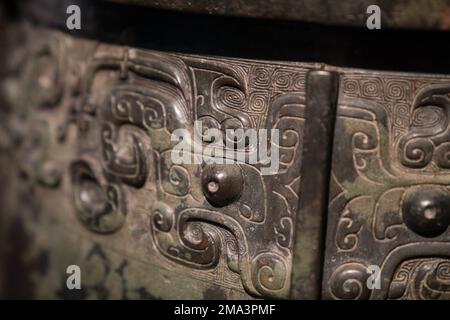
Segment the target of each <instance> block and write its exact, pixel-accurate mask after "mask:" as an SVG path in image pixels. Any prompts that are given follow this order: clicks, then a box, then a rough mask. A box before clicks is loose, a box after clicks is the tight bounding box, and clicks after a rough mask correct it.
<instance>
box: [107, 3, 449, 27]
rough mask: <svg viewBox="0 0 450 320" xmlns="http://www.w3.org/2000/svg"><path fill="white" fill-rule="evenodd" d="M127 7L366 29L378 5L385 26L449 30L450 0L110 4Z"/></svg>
mask: <svg viewBox="0 0 450 320" xmlns="http://www.w3.org/2000/svg"><path fill="white" fill-rule="evenodd" d="M110 1H112V2H118V3H123V4H138V5H141V6H146V7H151V8H159V9H169V10H176V11H183V12H195V13H202V14H211V15H231V16H242V17H254V18H268V19H286V20H299V21H306V22H314V23H321V24H331V25H351V26H356V27H365V26H366V19H367V15H366V10H367V7H369V6H370V5H378V6H379V7H380V9H381V12H382V17H383V26H384V27H391V28H414V29H436V30H448V29H449V28H450V2H449V1H447V0H339V2H336V1H335V0H325V1H324V0H322V1H318V0H232V1H230V0H196V1H184V0H110Z"/></svg>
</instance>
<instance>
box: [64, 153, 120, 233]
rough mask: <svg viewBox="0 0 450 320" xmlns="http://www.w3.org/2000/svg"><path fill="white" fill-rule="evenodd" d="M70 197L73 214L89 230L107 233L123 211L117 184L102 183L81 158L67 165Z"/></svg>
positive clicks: (118, 224)
mask: <svg viewBox="0 0 450 320" xmlns="http://www.w3.org/2000/svg"><path fill="white" fill-rule="evenodd" d="M71 176H72V185H73V198H74V202H75V208H76V210H77V211H76V212H77V216H78V218H79V219H80V221H81V222H82V223H83V224H84V225H85V226H86V227H87V228H88V229H90V230H91V231H94V232H99V233H109V232H113V231H115V230H117V229H119V228H120V227H121V226H122V225H123V223H124V221H125V211H124V208H123V204H122V202H121V201H120V192H119V190H118V187H117V186H113V185H107V186H106V187H103V186H102V185H101V184H100V183H99V181H98V180H97V179H96V177H95V174H94V172H93V171H92V169H91V167H90V166H89V165H88V164H87V163H86V162H84V161H80V162H75V163H74V164H72V166H71Z"/></svg>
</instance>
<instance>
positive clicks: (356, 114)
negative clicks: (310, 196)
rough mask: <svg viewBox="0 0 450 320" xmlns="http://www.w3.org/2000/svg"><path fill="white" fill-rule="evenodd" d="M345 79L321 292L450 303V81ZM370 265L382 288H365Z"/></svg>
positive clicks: (361, 75) (365, 75)
mask: <svg viewBox="0 0 450 320" xmlns="http://www.w3.org/2000/svg"><path fill="white" fill-rule="evenodd" d="M341 79H342V81H341V87H340V92H339V105H338V110H337V118H336V130H335V142H334V150H333V161H332V174H331V177H330V184H331V190H330V201H329V212H328V230H327V246H326V252H325V268H324V280H323V295H324V297H326V298H339V299H358V298H360V299H366V298H372V299H381V298H416V299H417V298H424V299H425V298H433V299H438V298H448V292H449V291H448V290H449V286H448V284H449V282H448V281H449V278H448V275H449V274H448V263H447V262H446V259H447V257H448V254H449V242H448V239H449V238H448V237H449V232H450V230H449V229H448V226H449V224H450V219H449V212H450V206H449V201H450V192H449V171H448V169H449V167H450V166H449V158H448V150H449V122H448V119H449V118H448V115H449V113H448V112H449V110H450V109H449V107H450V96H449V93H450V90H449V83H450V78H449V77H446V76H425V75H411V74H388V73H377V72H345V74H344V75H343V76H342V78H341ZM369 265H377V266H379V267H380V268H381V287H380V289H375V290H373V291H371V290H369V289H368V288H367V286H366V285H365V284H366V280H367V278H368V277H369V275H370V274H369V273H367V270H366V268H367V266H369ZM421 270H422V271H421Z"/></svg>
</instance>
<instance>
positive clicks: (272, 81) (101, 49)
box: [60, 40, 308, 298]
mask: <svg viewBox="0 0 450 320" xmlns="http://www.w3.org/2000/svg"><path fill="white" fill-rule="evenodd" d="M74 41H80V42H82V40H74ZM89 52H90V56H88V57H87V59H86V61H89V63H87V64H86V65H85V66H84V67H83V68H82V69H81V71H80V81H79V82H78V83H79V84H80V86H79V93H78V95H76V96H73V95H72V96H71V98H70V99H71V103H70V106H68V107H67V109H66V111H65V112H66V115H67V116H66V119H65V121H64V122H63V123H62V125H61V126H60V141H61V142H64V141H65V139H66V137H67V136H68V133H67V132H68V130H69V128H70V124H71V123H75V124H76V126H75V128H76V131H77V135H76V148H77V149H76V153H75V157H74V158H73V159H71V161H70V173H71V174H70V181H71V185H72V196H73V204H74V207H75V209H76V212H77V216H78V218H79V220H80V221H81V222H82V223H83V224H84V226H86V227H87V228H88V229H89V230H91V231H94V232H96V233H112V232H118V231H119V230H120V232H121V233H122V230H121V228H129V226H128V225H130V226H131V225H135V222H134V221H129V222H128V220H133V219H136V216H141V218H139V219H143V221H146V220H145V219H148V221H149V224H150V229H149V230H148V237H146V238H145V239H146V242H145V243H144V242H138V243H136V245H138V246H141V247H145V248H147V249H146V250H148V251H149V252H150V253H149V255H150V256H149V258H150V257H151V256H153V257H156V258H157V261H158V263H159V264H160V265H161V267H162V268H169V267H170V268H173V266H175V268H177V270H179V271H180V273H184V274H186V276H188V277H194V278H197V279H200V280H208V281H212V282H215V283H218V284H221V285H225V286H228V287H230V288H233V289H237V290H242V289H245V290H246V291H247V292H248V293H249V294H251V295H253V296H263V297H273V298H281V297H287V295H288V292H289V288H290V274H291V269H292V245H293V236H294V234H293V232H294V226H295V215H296V212H297V207H298V199H299V197H300V194H299V189H300V185H299V181H300V176H299V173H300V166H301V152H302V139H303V125H304V118H305V111H304V109H305V98H304V88H305V75H306V71H307V70H308V69H307V67H306V66H302V65H295V66H285V65H282V64H273V65H269V64H263V63H257V62H251V61H246V62H244V61H239V60H226V59H214V58H208V59H204V58H197V57H191V56H183V55H175V54H162V53H156V52H151V51H146V50H137V49H129V48H124V47H118V46H107V45H99V46H98V47H96V48H95V49H94V48H93V47H91V49H90V51H89ZM77 63H79V61H77V60H76V59H74V60H73V61H71V63H70V66H69V67H71V66H72V64H73V65H76V64H77ZM65 105H68V103H67V104H66V103H65ZM195 120H201V121H202V125H203V130H205V129H207V128H216V129H219V130H222V131H223V132H224V133H226V129H235V128H243V129H247V128H255V129H258V128H267V129H272V128H277V129H280V142H279V143H277V142H276V141H273V142H272V141H270V140H269V141H270V142H271V143H273V144H276V147H277V148H278V149H279V153H280V162H281V163H280V172H279V173H278V174H276V175H273V176H264V175H262V174H261V171H260V168H261V166H262V165H263V164H261V163H257V164H255V165H250V164H247V163H241V162H237V163H235V164H232V165H218V166H216V167H214V168H213V167H211V165H206V164H205V163H200V164H195V163H194V164H174V163H172V160H171V151H172V149H173V147H174V146H175V144H176V143H177V141H172V140H171V133H172V132H173V131H174V130H175V129H178V128H184V129H188V132H190V134H191V139H193V138H194V136H195V135H199V136H200V137H203V138H205V136H204V135H203V133H204V131H202V132H199V130H198V128H196V127H194V121H195ZM225 137H226V139H235V137H229V136H226V135H225ZM210 142H211V141H208V139H203V144H204V145H208V144H209V143H210ZM233 142H234V143H235V140H233ZM257 150H258V145H249V144H247V145H246V148H245V150H240V152H244V153H246V154H250V153H251V152H256V151H257ZM193 156H198V155H196V154H193ZM224 156H225V155H224ZM224 173H226V174H227V175H228V176H226V175H225V176H224ZM224 177H225V179H223V178H224ZM228 189H229V191H230V192H225V190H228ZM144 194H145V195H147V197H148V199H150V200H149V202H148V203H142V199H143V195H144ZM138 199H139V200H138ZM138 202H139V203H138ZM139 228H142V229H144V228H143V226H141V227H139ZM130 241H132V240H130ZM133 241H134V240H133ZM141 259H142V257H141ZM237 279H240V280H239V281H237Z"/></svg>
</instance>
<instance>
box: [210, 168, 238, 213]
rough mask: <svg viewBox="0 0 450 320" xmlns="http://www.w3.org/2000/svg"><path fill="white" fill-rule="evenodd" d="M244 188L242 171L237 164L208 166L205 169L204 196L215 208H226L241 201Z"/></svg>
mask: <svg viewBox="0 0 450 320" xmlns="http://www.w3.org/2000/svg"><path fill="white" fill-rule="evenodd" d="M243 187H244V178H243V176H242V171H241V168H240V167H239V166H238V165H236V164H228V165H227V164H222V165H219V164H207V165H206V166H205V167H204V168H203V171H202V188H203V194H204V195H205V197H206V199H207V200H208V201H209V203H211V205H213V206H215V207H224V206H226V205H229V204H230V203H232V202H234V201H236V200H237V199H239V197H240V196H241V194H242V190H243Z"/></svg>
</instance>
